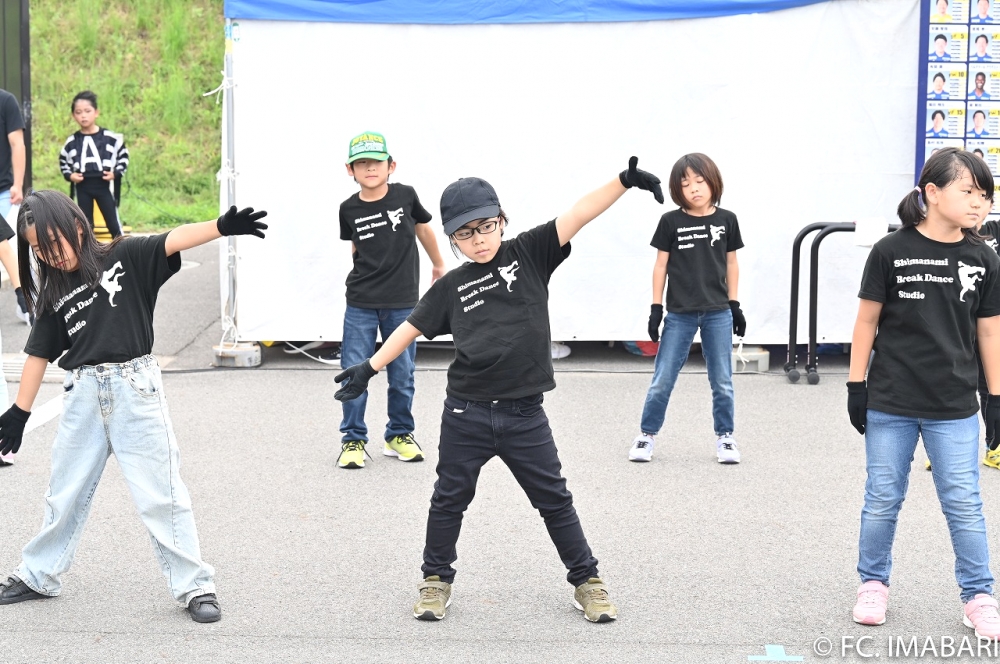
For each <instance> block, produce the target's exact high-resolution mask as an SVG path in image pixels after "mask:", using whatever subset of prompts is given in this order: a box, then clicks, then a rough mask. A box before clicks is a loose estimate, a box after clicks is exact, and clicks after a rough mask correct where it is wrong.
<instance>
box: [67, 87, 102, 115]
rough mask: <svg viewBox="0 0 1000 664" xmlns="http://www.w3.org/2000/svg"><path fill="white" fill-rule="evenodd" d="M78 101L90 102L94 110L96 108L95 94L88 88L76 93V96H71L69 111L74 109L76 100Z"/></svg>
mask: <svg viewBox="0 0 1000 664" xmlns="http://www.w3.org/2000/svg"><path fill="white" fill-rule="evenodd" d="M78 101H86V102H90V105H91V106H93V107H94V110H95V111H96V110H97V95H95V94H94V93H93V92H91V91H90V90H84V91H83V92H78V93H76V96H75V97H73V103H72V104H70V105H69V112H70V113H72V112H73V111H75V110H76V102H78Z"/></svg>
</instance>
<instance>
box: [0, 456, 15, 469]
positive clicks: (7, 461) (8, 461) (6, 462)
mask: <svg viewBox="0 0 1000 664" xmlns="http://www.w3.org/2000/svg"><path fill="white" fill-rule="evenodd" d="M13 465H14V455H13V454H0V466H13Z"/></svg>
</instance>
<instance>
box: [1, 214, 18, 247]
mask: <svg viewBox="0 0 1000 664" xmlns="http://www.w3.org/2000/svg"><path fill="white" fill-rule="evenodd" d="M15 235H16V233H14V229H13V228H11V227H10V225H9V224H8V223H7V220H6V219H4V218H3V217H2V216H0V242H3V241H4V240H9V239H11V238H12V237H14V236H15ZM14 251H15V253H16V252H17V247H16V246H15V247H14Z"/></svg>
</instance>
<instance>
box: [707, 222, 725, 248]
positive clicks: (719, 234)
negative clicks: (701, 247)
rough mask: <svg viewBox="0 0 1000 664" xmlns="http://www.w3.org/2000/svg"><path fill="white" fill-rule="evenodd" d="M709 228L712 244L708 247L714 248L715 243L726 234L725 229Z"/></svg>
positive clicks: (723, 227)
mask: <svg viewBox="0 0 1000 664" xmlns="http://www.w3.org/2000/svg"><path fill="white" fill-rule="evenodd" d="M709 228H710V229H711V231H712V244H711V245H710V246H712V247H714V246H715V243H716V242H718V241H719V240H721V239H722V234H723V233H725V232H726V227H725V226H712V225H709Z"/></svg>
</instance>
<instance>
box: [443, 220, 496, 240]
mask: <svg viewBox="0 0 1000 664" xmlns="http://www.w3.org/2000/svg"><path fill="white" fill-rule="evenodd" d="M499 225H500V220H499V219H490V220H488V221H484V222H483V223H481V224H479V225H478V226H476V227H475V228H459V229H458V230H457V231H455V232H454V233H452V237H454V238H455V239H456V240H468V239H469V238H470V237H472V236H473V234H475V233H479V234H480V235H487V234H489V233H492V232H493V231H495V230H496V229H497V226H499Z"/></svg>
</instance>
